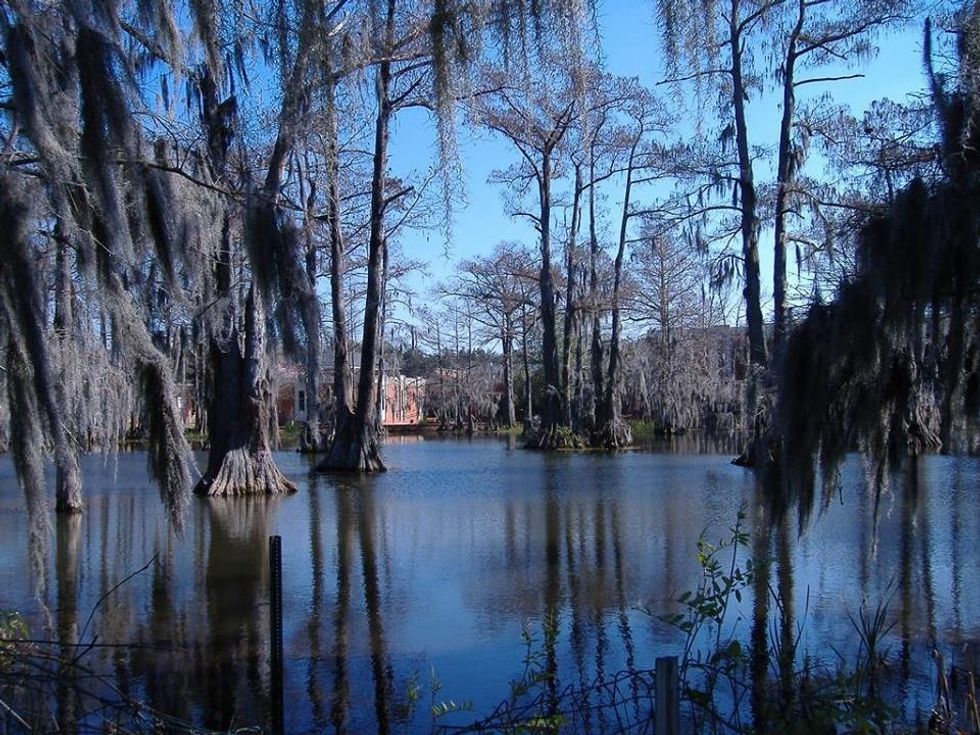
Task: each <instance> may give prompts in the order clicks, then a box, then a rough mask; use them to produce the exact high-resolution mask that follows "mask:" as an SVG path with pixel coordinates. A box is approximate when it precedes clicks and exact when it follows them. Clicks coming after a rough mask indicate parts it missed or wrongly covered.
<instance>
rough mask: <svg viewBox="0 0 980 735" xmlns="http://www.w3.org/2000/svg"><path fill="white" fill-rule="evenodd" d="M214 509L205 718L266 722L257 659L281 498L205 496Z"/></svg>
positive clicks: (218, 723)
mask: <svg viewBox="0 0 980 735" xmlns="http://www.w3.org/2000/svg"><path fill="white" fill-rule="evenodd" d="M199 502H201V503H208V504H209V505H210V511H211V534H210V543H209V545H208V555H207V568H206V571H205V578H204V584H205V604H206V609H207V640H206V641H205V643H204V656H203V659H204V660H203V667H204V671H203V683H204V695H205V696H204V702H203V705H204V708H203V709H204V724H205V726H206V727H209V728H211V729H215V730H227V729H229V728H231V727H232V725H234V724H242V723H243V722H245V723H247V722H249V721H250V717H251V718H254V719H253V720H252V721H256V720H257V721H260V722H265V721H266V720H267V719H268V716H269V702H268V697H267V695H266V694H265V693H266V692H267V691H268V687H267V685H266V682H265V681H264V680H263V676H264V675H265V674H266V673H267V672H266V670H265V669H266V667H265V666H262V665H261V662H262V658H263V656H264V653H265V652H266V650H267V640H266V638H265V635H264V633H265V631H267V630H268V621H267V620H266V619H265V617H266V616H267V615H268V607H267V606H265V605H260V604H259V601H260V599H265V598H266V597H267V595H265V594H263V593H264V592H266V590H267V587H268V563H269V562H268V536H269V530H270V528H271V527H272V525H273V519H274V516H275V511H276V509H277V508H278V505H279V502H280V501H279V499H278V498H274V497H263V496H257V497H248V496H246V497H240V498H218V499H202V500H200V501H199Z"/></svg>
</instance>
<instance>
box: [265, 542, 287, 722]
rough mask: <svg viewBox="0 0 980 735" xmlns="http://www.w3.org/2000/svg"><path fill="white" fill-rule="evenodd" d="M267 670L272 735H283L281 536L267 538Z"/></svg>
mask: <svg viewBox="0 0 980 735" xmlns="http://www.w3.org/2000/svg"><path fill="white" fill-rule="evenodd" d="M269 649H270V650H269V668H270V669H271V679H272V735H284V732H285V728H284V727H283V712H282V710H283V691H282V690H283V677H282V536H270V537H269Z"/></svg>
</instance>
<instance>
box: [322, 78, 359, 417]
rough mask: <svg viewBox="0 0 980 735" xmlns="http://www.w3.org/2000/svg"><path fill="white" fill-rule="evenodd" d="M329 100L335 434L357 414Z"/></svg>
mask: <svg viewBox="0 0 980 735" xmlns="http://www.w3.org/2000/svg"><path fill="white" fill-rule="evenodd" d="M328 95H329V97H328V100H327V106H326V107H327V112H326V115H327V134H328V135H329V136H330V150H329V153H328V161H329V163H328V165H329V175H328V180H329V182H330V183H329V187H330V188H329V193H328V195H327V212H328V216H329V224H330V305H331V309H332V313H333V401H334V434H335V435H336V434H337V433H338V432H341V431H343V430H344V429H345V427H346V426H347V424H348V423H349V422H350V420H351V418H352V417H353V415H354V409H353V403H354V396H353V387H352V385H351V382H352V381H351V372H350V364H349V351H348V344H347V312H346V310H345V309H344V279H345V271H346V270H347V253H346V248H345V244H344V233H343V229H342V228H341V223H340V170H339V168H340V164H339V155H340V151H339V145H338V142H337V121H336V110H335V97H334V87H333V85H332V84H330V86H329V89H328Z"/></svg>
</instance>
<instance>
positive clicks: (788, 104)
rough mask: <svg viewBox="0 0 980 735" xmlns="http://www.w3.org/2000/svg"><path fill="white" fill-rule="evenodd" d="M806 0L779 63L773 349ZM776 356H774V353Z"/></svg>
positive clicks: (778, 343) (782, 332) (781, 333)
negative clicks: (780, 99)
mask: <svg viewBox="0 0 980 735" xmlns="http://www.w3.org/2000/svg"><path fill="white" fill-rule="evenodd" d="M805 18H806V2H805V0H799V2H798V10H797V19H796V25H794V26H793V30H792V32H791V33H790V37H789V41H788V43H787V46H786V60H785V62H784V63H783V116H782V119H781V120H780V124H779V154H778V158H777V161H776V223H775V244H776V251H775V257H774V261H773V290H772V299H773V352H774V353H777V355H778V353H779V352H780V350H781V348H782V345H783V340H784V339H785V336H786V217H787V216H788V215H789V205H788V204H787V201H788V199H789V187H790V186H791V185H792V182H793V179H794V167H793V163H792V156H793V151H792V142H793V141H792V134H793V115H794V114H795V113H796V94H795V86H794V85H795V83H796V59H797V42H798V40H799V38H800V34H801V33H802V32H803V22H804V20H805ZM777 359H778V357H777Z"/></svg>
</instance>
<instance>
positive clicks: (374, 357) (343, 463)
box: [317, 0, 395, 472]
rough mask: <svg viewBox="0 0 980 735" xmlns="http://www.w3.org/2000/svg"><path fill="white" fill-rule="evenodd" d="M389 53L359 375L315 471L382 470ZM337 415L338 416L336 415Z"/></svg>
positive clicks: (388, 36) (390, 20)
mask: <svg viewBox="0 0 980 735" xmlns="http://www.w3.org/2000/svg"><path fill="white" fill-rule="evenodd" d="M394 33H395V0H388V5H387V18H386V26H385V48H386V49H388V50H389V52H390V50H391V49H392V47H393V45H394ZM389 57H390V53H388V54H386V55H385V60H384V61H382V62H381V64H380V65H379V67H378V79H377V96H378V99H377V104H378V114H377V117H376V119H375V126H374V168H373V171H372V175H371V219H370V223H371V234H370V239H369V241H368V272H367V296H366V297H365V303H364V332H363V337H362V339H361V373H360V375H359V376H358V385H357V404H356V408H355V410H354V413H353V415H352V416H351V417H350V420H349V421H346V422H345V423H344V425H343V426H340V425H339V420H338V428H337V431H336V432H334V439H333V444H332V445H331V447H330V451H329V452H328V453H327V456H326V458H325V459H324V460H323V461H322V462H321V463H320V464H319V465H318V466H317V469H318V470H320V471H327V470H354V471H366V472H383V471H384V469H385V466H384V463H383V462H382V461H381V450H380V437H381V427H380V425H379V424H378V421H377V415H376V410H377V409H376V404H377V391H376V380H377V377H376V375H375V368H376V366H377V361H378V354H379V350H380V344H379V328H380V326H381V325H380V316H381V306H382V300H383V293H382V292H383V289H384V281H383V276H384V274H383V270H384V260H385V251H386V249H387V247H388V243H387V241H386V239H385V231H384V219H385V206H386V201H385V169H386V168H387V163H388V127H389V123H390V119H391V113H392V107H391V100H390V99H389V95H388V89H389V86H390V83H391V61H390V58H389ZM338 418H339V417H338Z"/></svg>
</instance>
